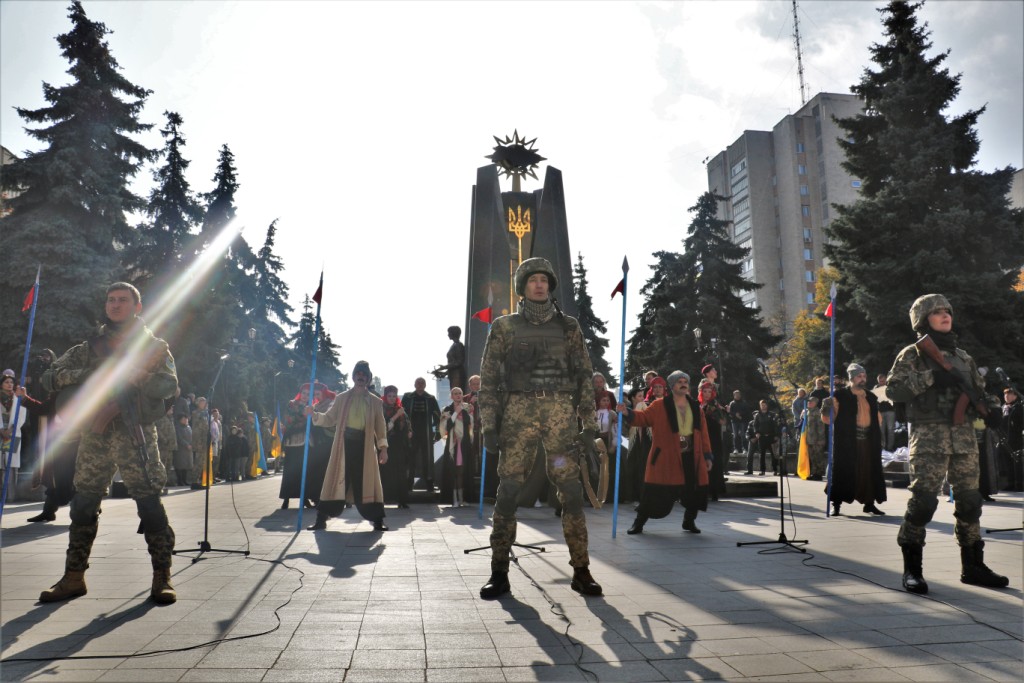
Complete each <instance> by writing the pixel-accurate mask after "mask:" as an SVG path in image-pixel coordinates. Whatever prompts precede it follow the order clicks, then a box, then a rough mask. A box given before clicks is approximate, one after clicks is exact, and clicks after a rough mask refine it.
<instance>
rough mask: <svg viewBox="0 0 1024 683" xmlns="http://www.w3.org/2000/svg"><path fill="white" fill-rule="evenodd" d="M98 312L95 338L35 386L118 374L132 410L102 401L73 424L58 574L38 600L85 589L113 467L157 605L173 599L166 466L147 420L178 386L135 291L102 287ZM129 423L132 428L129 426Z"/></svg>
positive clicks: (120, 285) (54, 387)
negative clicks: (100, 321)
mask: <svg viewBox="0 0 1024 683" xmlns="http://www.w3.org/2000/svg"><path fill="white" fill-rule="evenodd" d="M105 312H106V317H107V323H106V324H105V325H103V326H102V327H101V328H100V331H99V334H98V335H97V336H95V337H93V338H90V339H88V340H87V341H84V342H82V343H81V344H78V345H77V346H74V347H72V348H71V349H70V350H68V352H67V353H65V354H64V355H63V356H61V357H60V358H58V359H57V360H56V361H55V362H54V363H53V365H52V366H50V369H49V370H47V371H46V372H45V373H43V377H42V384H43V388H44V389H45V390H46V391H51V392H52V391H60V390H63V389H66V388H68V387H74V386H78V385H82V384H85V383H86V382H87V381H88V380H90V379H91V378H92V376H93V375H94V373H97V372H101V373H102V372H114V373H124V378H123V380H121V381H119V382H118V386H117V389H118V390H119V391H122V392H128V393H130V394H134V396H135V397H137V401H135V402H134V403H135V407H136V408H137V410H136V411H134V412H136V413H137V414H136V415H134V416H133V415H125V414H124V413H122V412H121V410H120V408H121V405H122V402H118V403H113V405H114V406H116V407H117V410H116V411H108V410H107V408H108V405H103V404H101V405H99V406H98V407H96V408H93V409H92V411H91V412H92V413H94V414H92V415H90V416H89V417H88V418H87V419H86V420H85V421H83V422H82V423H81V424H82V426H83V427H82V439H81V443H80V445H79V447H78V460H77V462H76V463H75V496H74V498H72V499H71V526H70V528H69V539H68V550H67V559H66V561H65V565H64V566H65V569H64V576H62V577H61V579H60V580H59V581H58V582H57V583H55V584H54V585H53V586H52V587H51V588H50V589H49V590H45V591H43V592H42V593H41V594H40V596H39V600H40V602H56V601H59V600H67V599H68V598H74V597H77V596H80V595H85V594H86V592H87V588H86V585H85V571H86V569H88V568H89V555H90V554H91V553H92V544H93V541H94V540H95V539H96V533H97V531H98V524H99V515H100V504H101V502H102V500H103V497H104V496H105V495H107V492H108V489H109V486H110V481H111V478H112V477H113V476H114V471H115V470H116V469H120V470H121V476H122V478H123V479H124V483H125V486H126V487H127V488H128V493H129V495H131V497H132V498H133V499H134V500H135V505H136V506H137V507H138V513H139V519H140V520H141V521H142V524H141V530H142V532H143V533H144V534H145V539H146V545H147V546H148V548H149V554H150V558H151V561H152V564H153V586H152V589H151V591H150V598H151V599H152V600H153V601H154V602H157V603H159V604H170V603H172V602H175V601H176V600H177V594H176V593H175V591H174V587H173V586H172V585H171V559H172V557H171V551H172V550H173V549H174V530H173V529H172V528H171V525H170V523H169V522H168V521H167V512H166V511H165V510H164V506H163V503H162V502H161V501H160V493H161V491H163V488H164V483H165V482H166V481H167V470H166V469H164V466H163V463H161V462H160V451H159V447H158V445H157V433H156V426H155V425H154V423H155V422H156V420H157V419H158V418H159V417H160V416H161V415H163V414H164V400H165V399H168V398H170V397H172V396H174V392H175V389H176V388H177V386H178V377H177V374H176V371H175V366H174V358H173V357H172V356H171V352H170V349H168V348H167V342H165V341H164V340H162V339H159V338H157V337H155V336H153V333H152V332H150V331H149V329H148V328H147V327H146V326H145V324H144V323H143V321H142V319H141V318H139V317H138V315H139V314H140V313H141V312H142V296H141V295H140V294H139V290H137V289H136V288H135V287H134V286H133V285H131V284H129V283H127V282H115V283H114V284H112V285H110V286H109V287H107V299H106V305H105ZM78 393H79V394H80V395H81V394H85V393H86V392H78ZM123 404H124V405H128V402H123ZM128 407H129V408H130V407H131V406H128ZM107 415H109V418H108V417H107ZM133 418H136V419H133ZM130 423H134V425H135V426H136V427H137V429H135V430H133V429H132V427H131V426H130ZM139 431H141V433H142V435H143V436H144V439H145V444H144V448H145V455H146V459H145V461H144V462H143V461H141V460H140V457H139V455H140V454H139V448H141V447H142V446H141V445H138V446H137V445H136V444H135V443H134V441H133V432H134V433H135V435H136V436H137V435H138V432H139ZM143 467H145V469H143Z"/></svg>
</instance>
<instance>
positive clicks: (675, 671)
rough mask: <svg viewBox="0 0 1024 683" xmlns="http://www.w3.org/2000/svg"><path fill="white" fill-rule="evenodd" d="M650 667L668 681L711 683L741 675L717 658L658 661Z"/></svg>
mask: <svg viewBox="0 0 1024 683" xmlns="http://www.w3.org/2000/svg"><path fill="white" fill-rule="evenodd" d="M651 665H652V666H653V667H654V668H655V669H657V670H658V671H659V672H661V674H662V675H664V676H665V678H666V679H667V680H670V681H712V680H721V679H732V678H742V675H741V674H740V673H739V672H738V671H737V670H736V669H734V668H732V667H731V666H729V665H728V664H726V663H725V662H724V661H722V660H721V659H719V658H718V657H701V658H699V659H667V660H658V661H653V662H651Z"/></svg>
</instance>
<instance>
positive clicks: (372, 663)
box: [352, 650, 426, 670]
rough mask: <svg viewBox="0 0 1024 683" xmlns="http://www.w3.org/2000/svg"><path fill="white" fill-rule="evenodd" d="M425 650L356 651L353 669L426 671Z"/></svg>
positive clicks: (353, 656) (353, 657) (353, 655)
mask: <svg viewBox="0 0 1024 683" xmlns="http://www.w3.org/2000/svg"><path fill="white" fill-rule="evenodd" d="M425 668H426V651H425V650H356V651H355V652H354V653H353V654H352V669H353V670H356V669H425Z"/></svg>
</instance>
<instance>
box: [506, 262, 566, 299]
mask: <svg viewBox="0 0 1024 683" xmlns="http://www.w3.org/2000/svg"><path fill="white" fill-rule="evenodd" d="M537 273H544V274H545V275H547V276H548V291H549V292H553V291H555V287H557V286H558V278H557V277H556V276H555V269H554V268H553V267H552V266H551V262H550V261H548V260H547V259H546V258H540V257H539V256H534V257H533V258H528V259H526V260H525V261H523V262H522V263H520V264H519V267H518V268H516V294H518V295H519V296H526V293H525V292H526V281H527V280H529V279H530V276H531V275H535V274H537Z"/></svg>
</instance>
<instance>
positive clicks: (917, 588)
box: [900, 545, 928, 595]
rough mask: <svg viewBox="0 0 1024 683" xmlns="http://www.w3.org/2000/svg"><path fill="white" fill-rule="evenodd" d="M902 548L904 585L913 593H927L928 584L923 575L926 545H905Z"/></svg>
mask: <svg viewBox="0 0 1024 683" xmlns="http://www.w3.org/2000/svg"><path fill="white" fill-rule="evenodd" d="M900 550H902V551H903V587H904V588H906V589H907V590H908V591H909V592H911V593H918V594H919V595H925V594H927V593H928V584H927V583H925V580H924V577H923V576H922V575H921V572H922V569H921V563H922V561H923V558H922V556H923V554H924V546H920V545H904V546H900Z"/></svg>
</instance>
